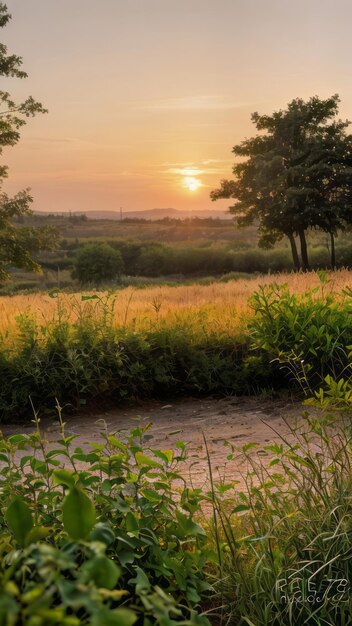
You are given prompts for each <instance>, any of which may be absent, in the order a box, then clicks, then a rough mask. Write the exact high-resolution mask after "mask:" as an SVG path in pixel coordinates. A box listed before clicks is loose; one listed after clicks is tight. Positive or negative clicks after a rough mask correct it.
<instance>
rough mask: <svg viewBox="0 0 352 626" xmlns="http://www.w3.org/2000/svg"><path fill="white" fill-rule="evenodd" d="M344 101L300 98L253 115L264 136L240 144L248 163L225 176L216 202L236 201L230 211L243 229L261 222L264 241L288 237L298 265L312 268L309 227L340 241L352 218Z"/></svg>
mask: <svg viewBox="0 0 352 626" xmlns="http://www.w3.org/2000/svg"><path fill="white" fill-rule="evenodd" d="M338 103H339V97H338V96H337V95H334V96H332V97H331V98H328V99H326V100H321V99H320V98H318V97H317V96H314V97H312V98H310V99H309V100H308V101H307V102H305V101H303V100H302V99H300V98H297V99H295V100H292V102H290V103H289V104H288V106H287V109H286V110H284V111H282V110H280V111H276V112H274V113H273V114H272V115H270V116H269V115H259V114H258V113H253V115H252V122H253V124H254V125H255V127H256V129H257V130H258V131H259V134H257V135H256V136H255V137H253V138H250V139H245V140H244V141H242V142H241V143H240V144H239V145H236V146H234V148H233V152H234V154H235V155H236V157H244V158H245V160H244V161H241V162H236V164H235V165H234V167H233V173H234V175H235V178H234V180H223V181H221V187H220V189H217V190H214V191H213V192H212V194H211V198H212V200H217V199H218V198H233V199H234V200H235V204H233V206H231V207H230V210H231V212H232V213H234V214H235V215H237V222H238V224H239V225H240V226H248V225H250V224H253V222H254V221H256V220H258V222H259V235H260V239H259V244H261V245H263V246H265V247H267V246H269V247H271V246H272V245H273V244H274V243H275V242H277V241H280V240H281V239H282V238H283V237H284V236H286V237H288V239H289V241H290V245H291V250H292V256H293V262H294V267H295V269H299V267H302V269H303V270H306V269H308V267H309V261H308V253H307V244H306V234H305V233H306V231H307V230H308V229H310V228H319V229H321V230H323V231H324V232H327V233H330V234H331V237H332V241H333V236H334V234H335V233H336V231H337V229H340V228H344V226H345V224H346V223H351V220H352V213H351V208H350V207H351V192H352V170H351V156H350V155H351V146H352V136H351V135H347V134H346V129H347V127H348V126H349V122H348V121H347V122H344V121H341V120H338V119H336V116H337V114H338ZM295 236H299V239H300V243H301V260H300V259H299V257H298V253H297V248H296V241H295ZM332 264H333V266H334V264H335V259H334V254H333V253H332Z"/></svg>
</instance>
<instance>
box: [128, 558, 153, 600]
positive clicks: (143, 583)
mask: <svg viewBox="0 0 352 626" xmlns="http://www.w3.org/2000/svg"><path fill="white" fill-rule="evenodd" d="M134 569H135V572H136V576H135V578H130V580H129V582H130V583H132V584H133V583H135V585H136V593H137V594H139V593H140V592H141V591H149V589H150V582H149V578H148V576H147V574H146V573H145V572H144V571H143V570H142V569H141V568H140V567H138V565H136V567H135V568H134Z"/></svg>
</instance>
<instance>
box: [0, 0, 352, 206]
mask: <svg viewBox="0 0 352 626" xmlns="http://www.w3.org/2000/svg"><path fill="white" fill-rule="evenodd" d="M6 4H7V5H8V8H9V11H10V12H11V13H12V17H13V19H12V21H11V22H10V23H9V25H8V26H7V27H5V28H4V29H2V33H1V34H2V41H3V42H4V43H5V44H6V45H8V48H9V53H15V54H18V55H21V56H23V60H24V65H23V67H24V69H25V70H26V71H27V72H28V74H29V78H28V79H27V80H25V81H18V80H17V79H11V80H4V85H5V86H4V87H3V89H6V90H8V91H9V92H10V93H11V95H12V96H13V97H16V98H18V99H20V98H23V97H24V96H26V95H29V94H31V95H33V96H34V97H35V98H36V99H38V100H40V101H41V102H42V103H43V104H44V106H46V107H47V108H48V109H49V114H48V115H45V116H38V117H37V118H35V119H34V120H29V121H28V125H27V127H26V128H25V129H24V130H23V131H22V132H21V141H20V143H19V144H18V145H17V146H15V147H14V148H8V149H6V150H5V153H4V162H5V163H7V164H8V165H9V168H10V169H9V179H8V180H7V181H6V183H5V190H6V191H8V192H9V193H14V192H16V191H18V190H19V189H22V188H25V187H31V189H32V194H33V196H34V200H35V202H34V205H33V208H34V209H35V210H38V211H55V212H58V211H83V212H84V211H96V210H99V209H101V210H104V211H111V210H114V211H119V208H120V206H122V207H123V208H124V210H125V211H126V212H127V211H136V210H151V209H154V208H167V207H172V208H175V209H180V210H186V211H193V210H212V211H215V210H219V211H224V210H226V208H227V207H228V205H229V202H228V201H221V202H217V203H212V202H211V201H210V199H209V192H210V190H211V189H213V188H214V187H216V186H217V185H218V183H219V181H220V179H221V178H228V177H231V168H232V163H233V157H232V153H231V149H232V146H233V145H234V144H235V143H238V142H240V141H241V140H242V139H244V138H245V137H246V136H251V135H252V134H253V130H254V129H253V126H252V124H251V122H250V114H251V113H252V112H253V111H259V112H260V113H270V112H272V111H273V110H276V109H279V108H283V107H285V105H286V104H287V102H289V101H290V100H292V99H293V98H295V97H302V98H309V97H310V96H312V95H318V96H320V97H328V96H330V95H332V94H333V93H339V95H340V97H341V100H342V103H341V109H340V112H341V117H343V118H345V117H352V87H351V82H350V80H349V79H350V74H351V70H350V66H349V65H350V56H351V47H352V44H351V43H350V37H349V24H350V22H351V17H352V6H351V4H350V3H349V2H348V0H337V1H336V2H332V1H331V0H319V1H318V0H311V1H310V2H309V3H307V2H303V0H297V1H296V2H295V3H294V4H292V3H289V2H288V1H287V2H285V1H282V0H268V1H267V2H265V3H262V2H260V1H259V0H222V1H221V2H220V3H219V2H215V0H187V1H186V0H178V2H171V1H170V2H165V0H144V2H143V3H142V2H138V1H137V0H129V2H128V3H127V2H122V1H121V0H101V2H99V3H97V2H96V1H93V0H75V2H74V3H72V2H69V1H68V0H61V2H60V3H48V2H47V0H46V1H45V0H36V1H35V2H34V0H27V1H26V2H23V0H9V1H8V2H7V3H6Z"/></svg>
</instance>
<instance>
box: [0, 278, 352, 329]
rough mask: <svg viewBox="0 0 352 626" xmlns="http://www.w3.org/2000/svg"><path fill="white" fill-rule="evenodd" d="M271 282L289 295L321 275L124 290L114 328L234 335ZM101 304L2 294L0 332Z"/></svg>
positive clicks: (343, 283)
mask: <svg viewBox="0 0 352 626" xmlns="http://www.w3.org/2000/svg"><path fill="white" fill-rule="evenodd" d="M329 278H330V279H331V281H332V282H331V283H330V285H329V288H331V289H333V290H334V291H335V290H336V291H339V290H341V289H342V288H344V287H351V288H352V271H348V270H341V271H338V272H335V273H333V274H330V275H329ZM272 282H276V283H279V284H283V283H288V285H289V287H290V290H291V291H292V292H294V293H302V292H304V291H305V290H307V289H309V288H311V287H314V286H316V285H318V284H319V277H318V275H317V274H316V273H315V272H310V273H308V274H280V275H275V276H268V275H266V276H261V277H255V278H253V279H250V280H248V279H246V280H244V279H241V280H236V281H230V282H227V283H221V282H219V283H213V284H210V285H192V286H178V287H150V288H146V289H134V288H132V287H128V288H126V289H121V290H119V291H117V292H115V294H114V297H115V304H114V309H113V316H114V320H115V323H116V325H120V326H125V327H129V328H143V327H146V326H148V325H150V324H153V323H155V322H156V321H158V320H163V323H164V324H166V325H169V324H174V323H175V322H177V321H179V322H182V323H183V324H196V325H197V326H198V327H200V328H204V329H206V331H207V332H217V333H218V332H222V333H229V334H237V335H238V334H239V332H241V328H242V327H243V323H244V322H245V320H246V319H247V318H248V315H249V314H250V308H249V306H248V299H249V297H250V296H251V295H252V294H253V292H254V291H255V290H256V289H257V288H258V287H259V285H263V284H269V283H272ZM84 294H85V295H97V296H98V297H99V298H100V299H101V301H102V302H103V303H104V302H105V303H109V302H110V305H111V297H110V299H107V293H103V292H84ZM99 302H100V301H98V300H87V301H82V293H77V294H59V296H58V297H57V298H51V297H50V296H49V295H43V294H31V295H15V296H5V297H2V298H0V332H1V333H2V334H5V333H6V334H7V333H10V334H12V333H16V328H17V326H18V325H17V322H16V318H17V317H18V316H20V315H21V314H24V313H25V314H30V315H32V316H33V317H35V318H36V319H37V320H38V323H39V324H40V325H45V324H48V323H50V322H51V321H52V320H54V319H55V318H57V316H58V311H59V310H60V311H61V315H62V316H63V318H64V319H65V320H66V319H67V320H69V321H71V322H74V321H75V320H76V319H77V318H78V316H80V315H96V314H97V312H98V310H99V311H100V312H101V304H100V303H99ZM107 306H109V305H108V304H107Z"/></svg>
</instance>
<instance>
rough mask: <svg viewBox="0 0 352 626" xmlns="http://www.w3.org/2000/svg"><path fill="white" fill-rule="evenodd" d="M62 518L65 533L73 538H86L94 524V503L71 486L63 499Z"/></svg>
mask: <svg viewBox="0 0 352 626" xmlns="http://www.w3.org/2000/svg"><path fill="white" fill-rule="evenodd" d="M62 519H63V524H64V529H65V530H66V532H67V534H68V535H70V537H71V538H72V539H75V540H80V539H86V538H87V536H88V535H89V533H90V532H91V530H92V528H93V526H94V524H95V521H96V515H95V508H94V505H93V503H92V502H91V500H90V499H89V498H88V496H87V495H86V494H85V493H84V492H83V491H81V490H80V489H78V488H77V487H72V488H71V490H70V492H69V494H68V495H67V496H66V497H65V499H64V503H63V505H62Z"/></svg>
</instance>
